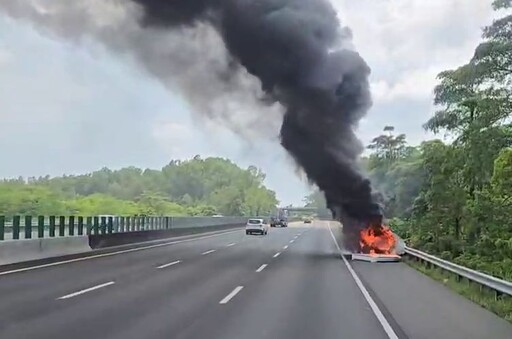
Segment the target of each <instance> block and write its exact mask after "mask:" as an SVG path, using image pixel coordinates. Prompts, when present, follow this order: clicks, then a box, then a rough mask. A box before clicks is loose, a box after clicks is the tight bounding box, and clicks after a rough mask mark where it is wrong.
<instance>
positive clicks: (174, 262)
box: [157, 260, 181, 269]
mask: <svg viewBox="0 0 512 339" xmlns="http://www.w3.org/2000/svg"><path fill="white" fill-rule="evenodd" d="M180 262H181V260H176V261H173V262H170V263H168V264H165V265H161V266H158V267H157V268H160V269H162V268H166V267H169V266H173V265H176V264H179V263H180Z"/></svg>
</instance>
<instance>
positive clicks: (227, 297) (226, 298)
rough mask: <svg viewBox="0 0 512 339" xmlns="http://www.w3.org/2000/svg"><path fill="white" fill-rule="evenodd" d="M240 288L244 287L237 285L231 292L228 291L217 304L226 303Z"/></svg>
mask: <svg viewBox="0 0 512 339" xmlns="http://www.w3.org/2000/svg"><path fill="white" fill-rule="evenodd" d="M242 288H244V287H243V286H237V287H235V289H234V290H233V291H231V293H229V294H228V295H227V296H225V297H224V299H222V300H221V301H219V304H222V305H223V304H227V303H228V302H229V301H230V300H231V299H233V297H234V296H235V295H237V294H238V292H240V291H241V290H242Z"/></svg>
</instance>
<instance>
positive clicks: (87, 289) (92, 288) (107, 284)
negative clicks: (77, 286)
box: [57, 281, 115, 300]
mask: <svg viewBox="0 0 512 339" xmlns="http://www.w3.org/2000/svg"><path fill="white" fill-rule="evenodd" d="M113 284H115V283H114V282H113V281H109V282H107V283H104V284H101V285H96V286H93V287H89V288H86V289H84V290H80V291H77V292H74V293H71V294H66V295H65V296H62V297H60V298H57V299H58V300H63V299H69V298H73V297H76V296H78V295H81V294H84V293H87V292H91V291H94V290H97V289H100V288H103V287H107V286H110V285H113Z"/></svg>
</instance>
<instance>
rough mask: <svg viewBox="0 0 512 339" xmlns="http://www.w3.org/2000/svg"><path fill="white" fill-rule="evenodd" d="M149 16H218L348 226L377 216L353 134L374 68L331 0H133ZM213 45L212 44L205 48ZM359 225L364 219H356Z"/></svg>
mask: <svg viewBox="0 0 512 339" xmlns="http://www.w3.org/2000/svg"><path fill="white" fill-rule="evenodd" d="M135 1H136V2H138V3H139V4H140V5H141V6H142V7H143V8H144V14H145V15H144V17H143V19H142V20H143V24H144V25H147V26H156V27H167V28H172V27H176V26H181V25H194V24H195V23H197V22H199V21H206V22H208V23H210V24H212V25H213V26H214V27H215V28H216V29H217V30H218V32H219V33H220V35H221V36H222V39H223V41H224V43H225V45H226V47H227V49H228V51H229V52H230V54H231V56H232V57H233V58H234V60H236V61H237V62H238V63H240V64H241V65H242V66H244V67H245V68H246V69H247V71H248V72H249V73H250V74H252V75H254V76H256V77H257V78H258V79H259V80H260V81H261V86H262V89H263V90H264V91H265V93H266V94H267V95H268V97H269V98H271V99H272V100H275V101H278V102H279V103H280V104H281V105H282V106H284V107H285V110H286V111H285V115H284V120H283V124H282V127H281V143H282V145H283V147H284V148H285V149H286V150H287V151H288V152H289V153H290V154H291V155H292V156H293V158H294V159H295V160H296V162H297V163H298V164H299V165H300V166H301V167H302V168H303V169H304V170H305V172H306V174H307V176H308V178H309V179H310V180H311V181H312V182H314V183H315V184H316V185H317V186H318V187H319V188H320V189H321V190H322V191H323V192H324V193H325V196H326V200H327V203H328V206H329V207H330V208H331V210H332V211H333V213H334V215H335V217H336V218H339V219H343V221H344V222H345V224H346V225H345V226H346V227H347V226H349V224H350V225H351V226H352V227H349V228H353V227H355V226H356V225H361V226H366V224H368V223H370V222H372V221H374V220H379V218H380V215H381V213H380V210H379V208H378V205H377V204H376V202H375V199H374V198H373V196H372V190H371V185H370V182H369V180H368V179H366V178H365V177H364V176H363V175H362V174H361V172H360V171H359V169H358V165H357V160H358V157H359V155H360V154H361V151H362V147H361V143H360V142H359V140H358V139H357V137H356V136H355V134H354V128H355V127H357V124H358V122H359V120H360V119H361V118H362V117H363V116H364V115H365V114H366V112H367V110H368V109H369V107H370V106H371V98H370V91H369V83H368V76H369V73H370V69H369V67H368V66H367V64H366V63H365V61H364V60H363V59H362V58H361V57H360V55H359V54H357V53H356V52H353V51H351V50H349V49H347V48H345V47H344V46H343V45H344V44H346V43H347V42H348V40H349V38H350V34H349V32H347V30H346V29H343V28H342V27H341V26H340V24H339V21H338V18H337V15H336V12H335V11H334V9H333V8H332V6H331V4H330V3H329V2H328V1H325V0H225V1H221V0H218V1H212V0H173V1H161V0H151V1H148V0H135ZM205 53H207V51H205ZM357 228H359V227H357Z"/></svg>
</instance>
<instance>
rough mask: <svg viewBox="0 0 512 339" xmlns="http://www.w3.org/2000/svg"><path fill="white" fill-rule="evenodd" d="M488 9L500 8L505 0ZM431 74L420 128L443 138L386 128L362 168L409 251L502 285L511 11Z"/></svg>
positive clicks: (507, 239)
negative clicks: (455, 64)
mask: <svg viewBox="0 0 512 339" xmlns="http://www.w3.org/2000/svg"><path fill="white" fill-rule="evenodd" d="M494 5H495V8H496V9H497V10H501V9H508V11H506V12H507V13H510V9H511V7H512V1H511V0H500V1H495V2H494ZM438 79H439V85H438V86H437V87H436V88H435V91H434V93H435V97H434V102H435V104H436V107H437V108H438V111H437V112H436V113H435V114H434V115H433V116H432V118H431V119H430V120H428V121H426V122H425V124H424V128H425V129H426V130H427V131H430V132H433V133H435V134H438V135H440V136H447V137H448V139H449V140H450V142H446V141H442V140H430V141H426V142H423V143H422V144H421V145H419V146H411V145H408V143H407V140H406V139H407V138H406V136H405V135H403V134H396V133H395V131H394V128H393V127H392V126H387V127H386V128H384V133H383V134H382V135H380V136H377V137H376V138H375V139H373V142H372V143H371V145H369V149H370V150H371V152H372V153H371V155H370V156H369V157H367V158H365V159H363V161H364V167H365V168H366V169H367V170H368V174H369V176H370V177H371V178H372V179H373V182H374V184H375V185H376V187H377V188H378V189H379V190H380V191H381V192H383V194H384V195H383V197H382V198H383V201H384V202H385V207H386V216H387V217H389V218H390V219H391V220H390V224H391V226H392V227H393V229H394V231H395V232H396V233H398V234H399V235H400V236H402V237H403V238H404V239H405V240H406V242H407V243H408V244H409V245H410V246H411V247H415V248H418V249H421V250H424V251H426V252H428V253H431V254H434V255H437V256H439V257H441V258H443V259H447V260H450V261H453V262H455V263H457V264H460V265H464V266H466V267H469V268H472V269H476V270H478V271H482V272H486V273H488V274H491V275H493V276H496V277H499V278H503V279H507V280H509V281H512V148H511V146H512V123H511V121H512V119H511V118H512V116H511V113H512V100H511V98H512V15H506V16H504V17H502V18H500V19H498V20H496V21H495V22H494V23H493V24H492V25H491V26H489V27H486V28H484V31H483V41H482V43H481V44H480V45H479V46H478V47H477V48H476V50H475V53H474V56H473V58H472V59H471V60H469V62H468V63H467V64H466V65H462V66H460V67H459V68H457V69H454V70H447V71H444V72H442V73H440V74H439V75H438Z"/></svg>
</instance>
